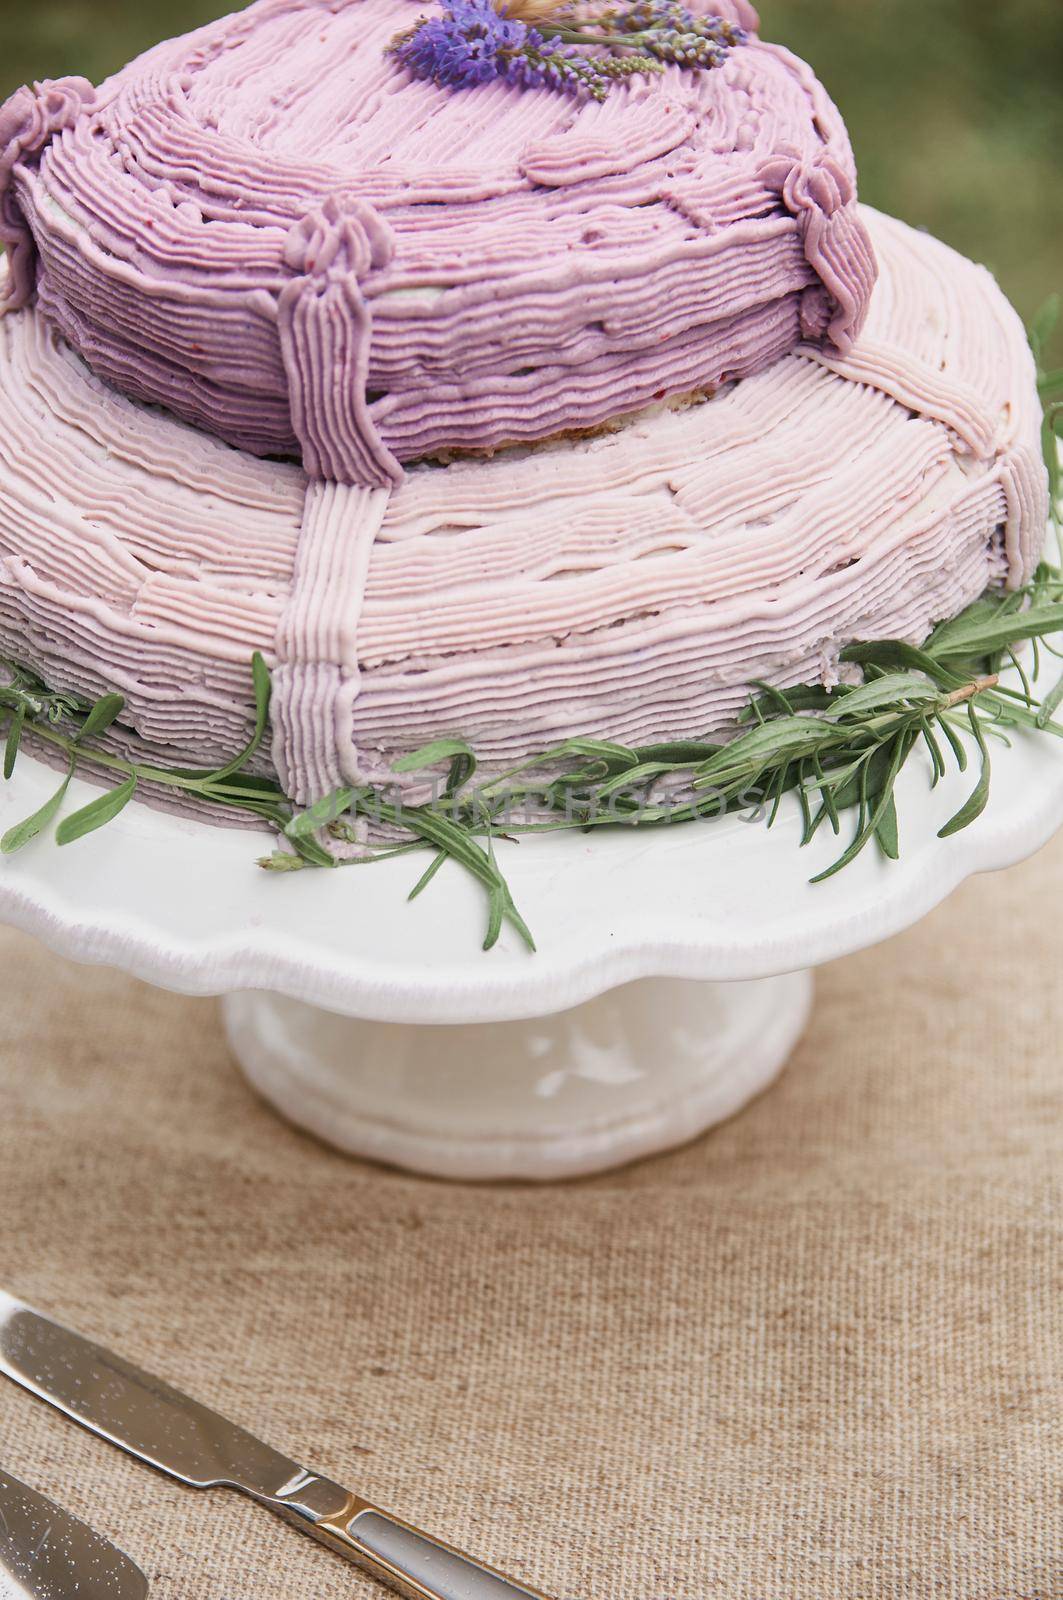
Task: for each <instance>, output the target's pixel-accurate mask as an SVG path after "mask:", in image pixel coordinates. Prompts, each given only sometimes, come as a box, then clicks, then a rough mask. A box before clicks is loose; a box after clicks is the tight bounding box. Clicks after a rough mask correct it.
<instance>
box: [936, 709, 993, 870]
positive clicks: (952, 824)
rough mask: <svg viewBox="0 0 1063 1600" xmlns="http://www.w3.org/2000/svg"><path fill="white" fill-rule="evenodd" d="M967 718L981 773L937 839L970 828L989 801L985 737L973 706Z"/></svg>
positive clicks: (987, 756)
mask: <svg viewBox="0 0 1063 1600" xmlns="http://www.w3.org/2000/svg"><path fill="white" fill-rule="evenodd" d="M968 717H969V720H970V724H971V729H972V731H973V733H974V736H975V738H976V739H977V741H978V748H979V750H980V751H981V753H982V771H981V774H980V776H979V779H978V782H977V784H976V785H975V787H974V791H973V793H972V794H971V796H970V798H969V799H968V800H967V801H966V803H965V804H964V805H962V806H961V807H960V809H959V810H958V811H957V813H956V815H955V816H954V817H952V818H950V820H949V821H948V822H946V824H945V826H944V827H943V828H942V829H940V831H939V832H938V838H939V839H948V838H950V837H951V836H952V834H954V833H959V832H961V830H962V829H964V828H968V827H970V825H971V823H972V822H974V820H975V818H976V817H980V816H981V815H982V812H983V811H984V810H985V808H986V802H987V801H988V799H989V779H990V763H989V747H988V745H987V744H986V742H985V735H984V733H983V732H982V723H981V719H980V718H979V716H978V714H977V712H976V711H975V709H974V707H973V706H969V707H968Z"/></svg>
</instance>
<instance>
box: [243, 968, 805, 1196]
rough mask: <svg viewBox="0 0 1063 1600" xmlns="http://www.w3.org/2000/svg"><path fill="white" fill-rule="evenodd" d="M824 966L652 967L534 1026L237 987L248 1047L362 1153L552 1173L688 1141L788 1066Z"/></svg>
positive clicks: (277, 1101) (268, 1095) (274, 1101)
mask: <svg viewBox="0 0 1063 1600" xmlns="http://www.w3.org/2000/svg"><path fill="white" fill-rule="evenodd" d="M811 1000H812V975H811V973H809V972H797V973H791V974H788V975H787V976H785V977H781V978H764V979H760V980H758V981H755V982H750V983H699V982H694V981H690V980H687V979H682V978H647V979H642V980H641V981H639V982H636V983H629V984H625V985H624V986H623V987H622V988H619V989H613V990H611V991H610V992H609V993H608V994H604V995H600V996H599V997H598V998H597V999H595V1000H590V1001H587V1002H586V1003H585V1004H584V1005H581V1006H576V1007H574V1008H573V1009H572V1010H571V1011H561V1012H557V1013H556V1014H554V1015H553V1016H547V1017H536V1018H534V1019H532V1020H530V1021H524V1022H501V1023H476V1024H472V1025H469V1026H456V1025H449V1026H438V1027H437V1026H423V1025H403V1024H396V1023H382V1022H364V1021H360V1020H358V1019H357V1018H352V1017H343V1016H338V1015H336V1014H335V1013H334V1012H331V1011H322V1010H319V1009H318V1008H316V1007H314V1006H309V1005H305V1004H304V1003H303V1002H302V1001H298V1000H289V999H285V998H284V997H283V996H281V995H275V994H263V993H258V992H249V993H240V994H233V995H229V996H228V997H227V998H226V999H225V1000H224V1001H223V1006H224V1013H225V1024H226V1029H227V1031H228V1036H229V1040H230V1043H231V1045H232V1048H233V1050H234V1052H235V1054H236V1056H237V1059H238V1060H239V1061H240V1064H241V1066H242V1067H243V1069H244V1072H245V1073H246V1075H247V1077H248V1079H249V1080H250V1082H251V1084H252V1085H253V1086H254V1088H255V1089H256V1090H257V1091H258V1093H259V1094H261V1095H262V1096H263V1098H264V1099H266V1100H267V1101H268V1102H269V1103H270V1104H271V1105H272V1106H273V1107H274V1108H275V1109H276V1110H278V1111H279V1112H280V1113H281V1114H282V1115H283V1116H284V1117H286V1118H287V1119H288V1120H289V1121H290V1122H293V1123H295V1124H296V1126H297V1127H300V1128H303V1129H305V1130H306V1131H307V1132H309V1133H312V1134H315V1135H316V1136H317V1137H318V1138H319V1139H323V1140H325V1141H326V1142H327V1143H328V1144H331V1145H334V1146H335V1147H336V1148H337V1149H339V1150H343V1151H345V1152H347V1153H348V1154H351V1155H356V1156H363V1157H367V1158H369V1159H370V1160H374V1161H381V1162H385V1163H387V1164H388V1165H391V1166H398V1167H406V1168H408V1169H409V1170H410V1171H413V1172H419V1173H425V1174H430V1175H432V1176H434V1177H440V1178H457V1179H499V1178H510V1179H532V1180H540V1181H545V1180H550V1179H557V1178H573V1177H580V1176H583V1175H584V1174H587V1173H591V1172H601V1171H603V1170H605V1169H607V1168H609V1167H616V1166H621V1165H623V1164H624V1163H625V1162H628V1161H634V1160H636V1159H638V1158H639V1157H641V1156H647V1155H653V1154H655V1153H657V1152H659V1151H662V1150H668V1149H671V1148H672V1147H673V1146H675V1145H679V1144H684V1143H686V1142H687V1141H688V1140H690V1139H693V1138H694V1137H695V1136H696V1135H697V1134H699V1133H703V1132H704V1131H705V1129H706V1128H710V1127H712V1125H713V1124H714V1123H717V1122H720V1121H722V1120H723V1119H724V1118H725V1117H729V1116H732V1115H733V1114H734V1112H736V1111H738V1110H739V1108H740V1107H741V1106H743V1105H745V1104H746V1102H747V1101H748V1100H750V1099H751V1098H752V1097H753V1096H754V1095H756V1094H759V1093H760V1091H761V1090H762V1089H764V1088H766V1087H767V1085H768V1084H769V1083H770V1082H771V1081H772V1079H773V1078H774V1077H775V1076H776V1075H777V1073H778V1072H779V1071H780V1070H781V1069H782V1067H783V1065H784V1064H785V1062H786V1059H787V1057H788V1056H789V1054H790V1052H791V1051H792V1049H793V1048H794V1045H795V1044H796V1043H797V1040H798V1039H799V1038H800V1036H801V1033H802V1031H803V1029H804V1027H805V1024H806V1022H807V1021H808V1015H809V1010H810V1006H811Z"/></svg>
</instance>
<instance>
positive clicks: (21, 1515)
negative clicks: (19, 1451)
mask: <svg viewBox="0 0 1063 1600" xmlns="http://www.w3.org/2000/svg"><path fill="white" fill-rule="evenodd" d="M147 1592H148V1580H147V1578H145V1576H144V1574H143V1573H142V1572H141V1570H140V1568H139V1567H138V1566H135V1565H134V1563H133V1562H132V1561H130V1559H129V1557H128V1556H124V1555H123V1554H122V1552H121V1550H116V1549H115V1547H114V1545H113V1544H111V1543H110V1541H109V1540H107V1539H105V1538H104V1537H103V1535H102V1534H100V1533H94V1532H93V1531H92V1529H91V1528H90V1527H88V1526H87V1525H86V1524H85V1523H84V1522H79V1521H78V1519H77V1517H73V1516H71V1515H70V1512H69V1511H63V1510H62V1509H61V1508H60V1507H59V1506H56V1505H53V1504H52V1502H51V1501H50V1500H46V1499H45V1498H44V1496H43V1495H42V1494H38V1493H37V1492H36V1490H34V1489H28V1488H27V1487H26V1485H25V1484H24V1483H19V1481H18V1479H17V1478H12V1477H10V1476H9V1475H8V1473H6V1472H4V1471H3V1470H0V1600H67V1597H68V1596H70V1595H76V1596H77V1597H78V1600H145V1597H146V1595H147Z"/></svg>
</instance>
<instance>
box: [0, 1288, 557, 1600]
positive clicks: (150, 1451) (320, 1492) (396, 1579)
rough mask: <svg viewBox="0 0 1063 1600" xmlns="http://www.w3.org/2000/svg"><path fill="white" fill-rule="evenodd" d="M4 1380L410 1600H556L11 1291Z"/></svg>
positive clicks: (2, 1314) (2, 1328)
mask: <svg viewBox="0 0 1063 1600" xmlns="http://www.w3.org/2000/svg"><path fill="white" fill-rule="evenodd" d="M0 1372H3V1373H5V1374H6V1375H7V1377H9V1378H13V1379H14V1381H15V1382H16V1383H18V1384H21V1385H22V1387H23V1388H24V1389H28V1390H29V1391H30V1393H31V1394H35V1395H37V1396H39V1398H40V1399H42V1400H47V1401H48V1402H49V1403H50V1404H51V1405H53V1406H56V1407H58V1409H59V1410H60V1411H62V1412H64V1413H65V1414H66V1415H67V1416H68V1417H72V1418H73V1419H74V1421H75V1422H80V1423H81V1424H82V1426H83V1427H86V1428H89V1429H90V1430H91V1431H92V1432H93V1433H96V1434H99V1435H100V1437H101V1438H104V1439H108V1440H110V1442H111V1443H112V1444H116V1445H120V1446H121V1448H122V1449H123V1450H128V1451H129V1453H130V1454H131V1455H134V1456H137V1457H139V1459H140V1460H141V1461H146V1462H147V1463H148V1465H149V1466H152V1467H156V1468H158V1469H159V1471H161V1472H166V1473H169V1474H170V1476H171V1477H173V1478H177V1479H179V1480H180V1482H182V1483H184V1484H187V1485H188V1486H189V1487H190V1488H193V1489H216V1488H225V1489H238V1490H239V1491H240V1492H241V1493H243V1494H246V1495H250V1497H251V1499H252V1500H257V1501H258V1503H259V1504H260V1505H263V1506H266V1507H267V1508H268V1509H269V1510H270V1511H274V1512H276V1514H277V1515H278V1516H279V1517H283V1518H284V1520H285V1521H286V1522H290V1523H291V1524H292V1525H293V1526H294V1527H296V1528H299V1529H300V1530H301V1531H302V1532H303V1533H308V1534H310V1535H311V1536H312V1537H313V1538H315V1539H319V1540H320V1541H321V1543H322V1544H325V1545H328V1547H329V1548H330V1549H331V1550H334V1551H336V1553H337V1554H338V1555H341V1556H345V1557H346V1558H347V1560H348V1561H353V1562H354V1563H355V1564H356V1565H357V1566H359V1567H361V1568H363V1570H364V1571H366V1572H368V1573H370V1574H371V1575H372V1576H373V1577H374V1578H378V1579H379V1580H380V1582H381V1583H385V1584H387V1585H388V1586H389V1587H390V1588H392V1589H395V1590H397V1591H398V1593H399V1594H401V1595H405V1596H406V1597H407V1600H546V1597H545V1596H544V1595H542V1594H540V1593H539V1591H538V1590H536V1589H529V1588H527V1587H526V1586H525V1585H523V1584H519V1583H514V1582H512V1581H511V1580H510V1579H509V1578H505V1577H503V1576H502V1574H501V1573H500V1572H495V1571H494V1570H493V1569H492V1568H490V1567H485V1566H483V1565H482V1564H481V1563H480V1562H478V1561H473V1560H471V1559H470V1558H469V1557H468V1556H464V1555H462V1554H461V1553H460V1551H458V1550H453V1549H451V1547H450V1546H449V1545H445V1544H439V1543H438V1542H437V1541H436V1540H435V1539H430V1538H429V1537H428V1536H427V1535H426V1534H424V1533H420V1532H418V1530H417V1529H416V1528H413V1527H410V1525H409V1524H408V1523H405V1522H400V1521H399V1519H398V1518H397V1517H393V1516H390V1515H389V1514H388V1513H387V1512H385V1511H380V1510H378V1509H377V1507H376V1506H373V1505H371V1504H370V1503H369V1502H368V1501H367V1500H363V1499H362V1498H361V1497H360V1496H359V1495H356V1494H351V1493H349V1492H348V1490H346V1489H343V1488H341V1487H340V1486H339V1484H336V1483H332V1482H330V1480H329V1479H328V1478H322V1477H319V1476H318V1474H317V1473H315V1472H308V1471H307V1469H306V1468H305V1467H301V1466H299V1465H298V1463H297V1462H294V1461H289V1460H288V1458H287V1456H283V1455H281V1454H280V1453H279V1452H278V1451H276V1450H273V1449H271V1448H270V1446H269V1445H267V1444H263V1443H262V1441H261V1440H260V1439H256V1438H254V1437H253V1435H251V1434H250V1433H245V1432H244V1430H243V1429H242V1428H239V1427H237V1426H236V1425H235V1424H234V1423H232V1422H227V1421H226V1420H225V1418H224V1417H220V1416H218V1415H217V1413H216V1412H214V1411H210V1410H208V1409H207V1407H206V1406H203V1405H200V1404H199V1403H198V1401H195V1400H190V1399H189V1398H188V1397H187V1396H186V1395H183V1394H181V1393H179V1392H178V1390H176V1389H171V1388H170V1386H169V1385H168V1384H166V1383H163V1382H161V1381H160V1380H159V1379H158V1378H153V1377H151V1376H150V1375H149V1374H148V1373H146V1372H141V1371H140V1370H139V1369H138V1368H137V1367H134V1366H132V1365H131V1364H130V1363H129V1362H128V1361H123V1360H122V1358H121V1357H120V1356H116V1355H112V1354H111V1353H110V1352H109V1351H107V1350H104V1349H103V1348H102V1347H101V1346H99V1345H95V1344H90V1343H89V1341H88V1340H87V1339H83V1338H81V1336H80V1335H79V1334H76V1333H72V1332H71V1331H70V1330H69V1329H68V1328H64V1327H61V1326H60V1324H59V1323H57V1322H53V1321H51V1319H50V1318H48V1317H44V1316H41V1315H40V1313H39V1312H36V1311H34V1310H32V1309H31V1308H30V1307H29V1306H25V1305H23V1304H22V1303H21V1302H20V1301H18V1300H13V1299H12V1298H11V1296H10V1295H7V1294H4V1293H3V1291H2V1290H0ZM31 1593H32V1591H31Z"/></svg>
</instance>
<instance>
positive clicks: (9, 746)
mask: <svg viewBox="0 0 1063 1600" xmlns="http://www.w3.org/2000/svg"><path fill="white" fill-rule="evenodd" d="M25 726H26V707H25V706H19V708H18V710H17V711H16V712H15V714H14V716H13V717H12V718H11V726H10V727H9V728H8V730H7V739H6V740H5V742H4V777H5V779H7V778H10V776H11V774H12V773H13V772H14V770H15V762H16V760H17V759H18V751H19V745H20V744H21V742H22V730H23V728H24V727H25Z"/></svg>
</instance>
